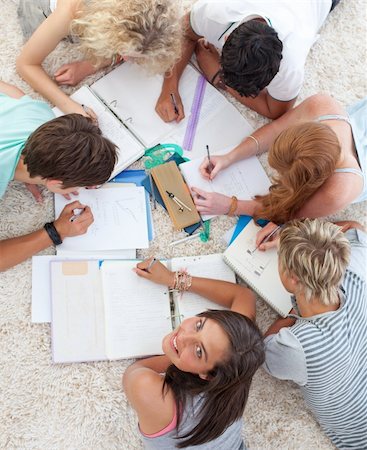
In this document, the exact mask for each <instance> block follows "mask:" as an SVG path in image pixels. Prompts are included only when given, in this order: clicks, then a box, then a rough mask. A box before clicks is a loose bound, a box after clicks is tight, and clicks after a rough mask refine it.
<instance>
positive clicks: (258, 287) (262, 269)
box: [223, 220, 292, 317]
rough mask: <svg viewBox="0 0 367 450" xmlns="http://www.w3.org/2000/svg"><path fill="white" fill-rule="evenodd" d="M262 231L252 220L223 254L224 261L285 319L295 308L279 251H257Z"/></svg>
mask: <svg viewBox="0 0 367 450" xmlns="http://www.w3.org/2000/svg"><path fill="white" fill-rule="evenodd" d="M259 229H260V228H259V227H257V226H256V225H255V222H254V221H253V220H251V222H250V223H249V224H248V225H246V226H245V228H244V229H243V230H242V231H241V233H240V234H239V235H238V236H237V237H236V239H235V240H234V241H233V242H232V244H231V245H230V246H229V247H228V248H227V250H226V251H225V252H224V254H223V259H224V261H225V262H226V263H227V264H228V265H229V266H230V267H231V268H232V269H233V270H234V271H235V272H236V273H237V274H238V275H239V276H240V277H241V278H242V279H243V280H244V281H245V282H246V283H247V284H248V285H249V286H250V287H251V288H253V289H254V290H255V291H256V292H257V293H258V294H259V295H260V296H261V297H262V298H263V299H264V300H265V301H266V302H267V303H269V305H270V306H271V307H272V308H274V309H275V311H277V312H278V314H280V315H281V316H283V317H286V316H287V315H288V313H289V311H290V310H291V309H292V303H291V295H290V293H289V292H287V291H286V289H285V287H284V286H283V284H282V282H281V280H280V277H279V272H278V257H277V251H276V249H275V248H273V249H270V250H267V251H266V252H262V251H260V250H255V248H256V242H255V241H256V234H257V232H258V231H259Z"/></svg>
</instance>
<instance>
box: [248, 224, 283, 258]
mask: <svg viewBox="0 0 367 450" xmlns="http://www.w3.org/2000/svg"><path fill="white" fill-rule="evenodd" d="M281 228H282V225H278V226H277V227H276V228H274V230H273V231H272V232H271V233H269V234H268V235H267V236H266V238H265V239H263V240H262V241H261V242H260V244H259V245H258V246H256V248H255V249H254V250H252V251H251V250H247V251H248V253H250V254H251V255H252V254H253V253H255V252H256V250H258V248H259V247H260V245H262V244H265V243H266V242H268V241H269V239H270V238H271V237H272V236H274V234H275V233H277V232H278V231H279V230H280V229H281Z"/></svg>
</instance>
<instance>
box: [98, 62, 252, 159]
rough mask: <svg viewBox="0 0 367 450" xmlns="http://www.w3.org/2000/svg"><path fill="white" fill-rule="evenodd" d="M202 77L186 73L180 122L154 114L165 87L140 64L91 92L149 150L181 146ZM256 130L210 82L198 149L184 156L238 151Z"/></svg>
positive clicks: (106, 79) (181, 88)
mask: <svg viewBox="0 0 367 450" xmlns="http://www.w3.org/2000/svg"><path fill="white" fill-rule="evenodd" d="M199 76H200V73H199V72H198V71H197V70H196V69H194V68H193V67H192V66H190V65H189V66H187V67H186V68H185V70H184V73H183V75H182V78H181V80H180V84H179V91H180V95H181V99H182V103H183V105H184V109H185V118H184V119H183V120H182V121H181V122H180V123H178V124H177V123H176V122H171V123H165V122H163V120H162V119H161V118H160V117H159V116H158V114H157V113H156V112H155V105H156V102H157V100H158V97H159V95H160V93H161V89H162V81H163V77H162V76H158V75H156V76H149V75H147V74H146V73H145V72H144V71H143V70H141V68H140V67H139V66H137V65H136V64H135V65H134V64H131V63H124V64H122V65H121V66H119V67H118V68H116V69H115V70H113V71H112V72H110V73H109V74H107V75H106V76H104V77H103V78H101V79H100V80H98V81H96V82H95V83H94V84H93V85H92V86H91V89H92V90H93V91H95V92H96V93H97V94H98V96H99V97H101V98H103V99H104V101H105V102H106V104H108V105H109V107H110V108H111V109H112V111H114V112H115V113H116V114H117V115H118V116H119V117H120V118H121V120H122V121H123V122H124V123H125V124H126V126H127V127H129V129H131V130H132V131H133V133H134V134H135V135H136V136H137V137H138V138H139V139H140V140H141V141H143V142H144V144H145V145H146V146H147V147H151V146H153V145H155V144H157V143H176V144H178V145H182V143H183V140H184V136H185V132H186V127H187V123H188V121H189V117H190V111H191V106H192V101H193V98H194V93H195V88H196V83H197V80H198V78H199ZM251 132H252V127H251V125H250V124H249V123H248V122H247V121H246V119H245V118H244V117H243V116H242V115H241V113H240V112H239V111H237V109H236V108H235V107H234V106H233V105H232V104H231V103H230V102H229V101H228V100H227V99H226V98H225V97H224V95H222V94H221V93H220V92H219V91H218V90H217V89H215V88H214V87H213V86H212V85H211V84H209V83H207V84H206V88H205V94H204V99H203V104H202V108H201V112H200V118H199V122H198V127H197V131H196V135H195V139H194V144H193V149H192V150H191V151H189V152H185V153H184V154H185V156H187V157H189V158H190V159H191V158H196V157H199V156H204V155H205V145H206V144H208V145H210V148H211V151H212V153H213V154H214V153H218V152H221V151H223V148H225V147H227V146H230V147H231V148H233V147H235V146H236V145H237V144H239V143H240V142H241V140H242V139H244V138H245V137H246V136H248V135H249V134H250V133H251Z"/></svg>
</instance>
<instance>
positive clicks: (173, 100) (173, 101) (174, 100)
mask: <svg viewBox="0 0 367 450" xmlns="http://www.w3.org/2000/svg"><path fill="white" fill-rule="evenodd" d="M170 96H171V101H172V105H173V108H174V110H175V114H176V115H178V108H177V103H176V99H175V95H174V94H170Z"/></svg>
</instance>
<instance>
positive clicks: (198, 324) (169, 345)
mask: <svg viewBox="0 0 367 450" xmlns="http://www.w3.org/2000/svg"><path fill="white" fill-rule="evenodd" d="M228 348H229V339H228V336H227V334H226V333H225V332H224V330H223V329H222V327H221V326H220V325H219V324H218V323H217V322H215V321H214V320H212V319H207V318H206V317H191V318H190V319H186V320H184V321H183V322H182V323H181V325H180V326H179V327H178V328H177V329H176V330H174V331H173V332H172V333H170V334H168V335H167V336H166V337H165V338H164V339H163V342H162V349H163V351H164V353H165V355H166V356H167V357H168V358H169V359H170V360H171V362H172V364H174V365H175V366H176V367H177V368H178V369H180V370H182V371H184V372H191V373H194V374H197V375H200V376H201V377H202V378H205V377H206V375H207V373H208V372H209V371H210V370H212V369H213V368H214V366H215V365H216V364H217V363H218V362H221V361H223V359H224V358H225V356H226V353H227V351H228Z"/></svg>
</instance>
